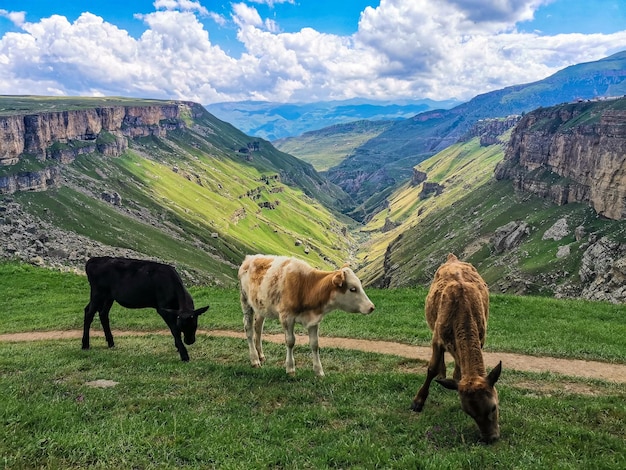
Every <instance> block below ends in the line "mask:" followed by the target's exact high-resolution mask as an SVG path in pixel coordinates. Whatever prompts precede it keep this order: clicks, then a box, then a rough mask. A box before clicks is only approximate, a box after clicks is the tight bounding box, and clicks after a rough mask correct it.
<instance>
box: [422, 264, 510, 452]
mask: <svg viewBox="0 0 626 470" xmlns="http://www.w3.org/2000/svg"><path fill="white" fill-rule="evenodd" d="M425 310H426V321H427V322H428V326H429V327H430V329H431V330H432V332H433V340H432V348H433V353H432V356H431V358H430V362H429V363H428V373H427V376H426V381H425V382H424V385H422V387H421V388H420V389H419V391H418V392H417V395H415V398H414V399H413V404H412V406H411V409H412V410H413V411H422V408H423V407H424V403H425V402H426V398H428V389H429V387H430V383H431V381H432V380H433V378H435V377H438V378H437V380H436V381H437V383H439V384H440V385H442V386H444V387H445V388H448V389H451V390H457V391H458V393H459V397H460V399H461V408H463V411H465V413H467V414H468V415H470V416H471V417H472V418H473V419H474V421H476V424H477V425H478V428H479V429H480V433H481V436H482V438H483V440H485V441H486V442H493V441H494V440H496V439H498V438H499V437H500V425H499V424H498V417H499V411H498V392H497V391H496V388H495V387H494V384H495V383H496V382H497V380H498V378H499V377H500V372H501V371H502V362H500V363H499V364H498V365H497V366H496V367H495V368H494V369H493V370H492V371H491V372H490V373H489V375H487V373H486V370H485V365H484V362H483V355H482V348H483V345H484V344H485V334H486V331H487V319H488V318H489V290H488V288H487V284H486V283H485V281H484V280H483V278H482V277H480V274H478V271H476V268H474V266H472V265H471V264H469V263H464V262H461V261H459V260H458V258H457V257H456V256H454V255H453V254H449V255H448V260H447V261H446V262H445V263H444V264H442V265H441V266H440V267H439V269H438V270H437V272H436V273H435V278H434V279H433V282H432V284H431V286H430V290H429V292H428V296H427V297H426V309H425ZM445 351H447V352H448V353H450V354H451V355H452V357H453V358H454V375H453V377H454V380H452V379H446V378H445V377H446V365H445V362H444V352H445Z"/></svg>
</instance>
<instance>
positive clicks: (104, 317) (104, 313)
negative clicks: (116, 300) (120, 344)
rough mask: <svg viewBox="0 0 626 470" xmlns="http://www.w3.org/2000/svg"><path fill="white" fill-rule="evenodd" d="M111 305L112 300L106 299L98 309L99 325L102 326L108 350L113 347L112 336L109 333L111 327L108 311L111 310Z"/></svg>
mask: <svg viewBox="0 0 626 470" xmlns="http://www.w3.org/2000/svg"><path fill="white" fill-rule="evenodd" d="M112 305H113V299H107V300H106V301H105V302H104V303H103V304H102V308H101V309H100V323H101V324H102V329H103V330H104V337H105V338H106V340H107V344H108V345H109V347H110V348H112V347H113V346H115V343H114V342H113V334H112V333H111V325H110V324H109V311H110V310H111V306H112Z"/></svg>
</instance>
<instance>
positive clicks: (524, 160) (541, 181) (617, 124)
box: [495, 98, 626, 220]
mask: <svg viewBox="0 0 626 470" xmlns="http://www.w3.org/2000/svg"><path fill="white" fill-rule="evenodd" d="M495 177H496V179H498V180H505V179H509V180H512V181H513V185H514V187H515V188H516V189H518V190H521V191H526V192H530V193H533V194H536V195H538V196H541V197H544V198H547V199H549V200H551V201H553V202H555V203H557V204H559V205H563V204H567V203H571V202H582V203H586V204H589V205H590V206H591V207H592V208H593V209H594V210H595V211H596V212H597V213H598V214H599V215H601V216H603V217H607V218H609V219H613V220H623V219H625V218H626V98H620V99H613V100H605V101H596V102H581V103H570V104H564V105H560V106H555V107H551V108H539V109H537V110H535V111H533V112H530V113H528V114H526V115H525V116H524V117H523V118H522V120H521V121H520V122H519V123H518V125H517V127H516V128H515V130H514V132H513V135H512V137H511V139H510V141H509V144H508V146H507V149H506V151H505V156H504V160H503V161H502V162H501V163H500V164H499V165H498V166H497V168H496V171H495Z"/></svg>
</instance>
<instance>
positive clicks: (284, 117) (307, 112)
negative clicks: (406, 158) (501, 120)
mask: <svg viewBox="0 0 626 470" xmlns="http://www.w3.org/2000/svg"><path fill="white" fill-rule="evenodd" d="M457 104H459V101H457V100H443V101H433V100H429V99H423V100H404V101H394V102H391V101H373V100H363V99H353V100H345V101H321V102H316V103H273V102H268V101H237V102H224V103H213V104H208V105H206V106H205V107H206V108H207V110H208V111H209V112H210V113H211V114H213V115H215V116H216V117H218V118H219V119H221V120H223V121H226V122H229V123H231V124H232V125H234V126H235V127H237V128H238V129H240V130H242V131H243V132H245V133H246V134H249V135H252V136H256V137H261V138H264V139H267V140H270V141H274V140H278V139H282V138H285V137H290V136H297V135H300V134H303V133H305V132H309V131H313V130H317V129H322V128H324V127H328V126H332V125H335V124H344V123H348V122H352V121H358V120H362V119H368V120H374V121H376V120H402V119H407V118H409V117H411V116H414V115H415V114H418V113H421V112H424V111H428V110H431V109H444V108H451V107H453V106H456V105H457Z"/></svg>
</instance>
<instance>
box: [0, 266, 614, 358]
mask: <svg viewBox="0 0 626 470" xmlns="http://www.w3.org/2000/svg"><path fill="white" fill-rule="evenodd" d="M0 277H1V278H2V279H3V282H2V283H0V298H2V299H4V304H3V309H2V311H0V334H1V333H14V332H21V331H46V330H67V329H80V328H82V321H83V309H84V307H85V305H86V304H87V302H88V301H89V284H88V282H87V279H86V278H85V277H84V276H79V275H76V274H72V273H58V272H55V271H51V270H47V269H43V268H36V267H32V266H29V265H25V264H16V263H2V264H0ZM189 290H190V292H191V294H192V296H193V298H194V301H195V304H196V305H197V306H203V305H207V304H208V305H210V306H211V308H210V309H209V311H208V312H207V313H205V314H204V315H203V316H202V317H201V318H200V328H201V329H207V330H214V329H219V330H236V331H242V329H243V326H242V325H243V324H242V313H241V307H240V305H239V293H238V291H237V289H236V288H220V287H203V286H191V287H190V288H189ZM366 291H367V292H368V295H369V297H370V298H371V299H372V301H373V302H374V304H375V305H376V311H375V312H374V313H373V314H372V315H368V316H362V315H358V314H348V313H344V312H333V313H331V314H329V315H327V316H326V317H325V319H324V322H323V323H322V325H321V327H320V332H321V335H326V336H340V337H354V338H364V339H378V340H387V341H398V342H401V343H405V344H415V345H428V344H430V339H431V333H430V330H429V329H428V326H427V324H426V320H425V319H424V300H425V297H426V293H427V290H426V289H425V288H398V289H388V290H385V289H366ZM111 324H112V327H113V328H114V329H135V330H143V331H154V330H160V329H163V328H164V327H165V324H164V323H163V321H162V320H161V318H160V317H159V316H158V315H157V314H156V313H155V312H154V311H153V310H145V311H144V310H139V311H137V310H128V309H124V308H122V307H120V306H119V305H117V304H114V306H113V309H112V310H111ZM92 328H94V329H98V330H99V329H100V324H99V321H98V320H97V319H96V320H95V322H94V325H93V326H92ZM265 331H266V332H268V333H272V332H274V333H277V332H281V331H282V330H281V328H280V325H279V323H278V322H277V321H272V320H268V321H267V322H266V327H265ZM299 331H303V330H299ZM625 337H626V318H624V315H623V307H622V306H620V305H614V304H609V303H603V302H590V301H583V300H556V299H549V298H544V297H521V296H512V295H501V294H492V295H491V309H490V319H489V330H488V333H487V344H486V349H487V350H489V351H506V352H518V353H529V354H534V355H547V356H555V357H566V358H577V359H590V360H602V361H611V362H619V363H626V344H625V343H624V338H625ZM192 356H193V355H192Z"/></svg>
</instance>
